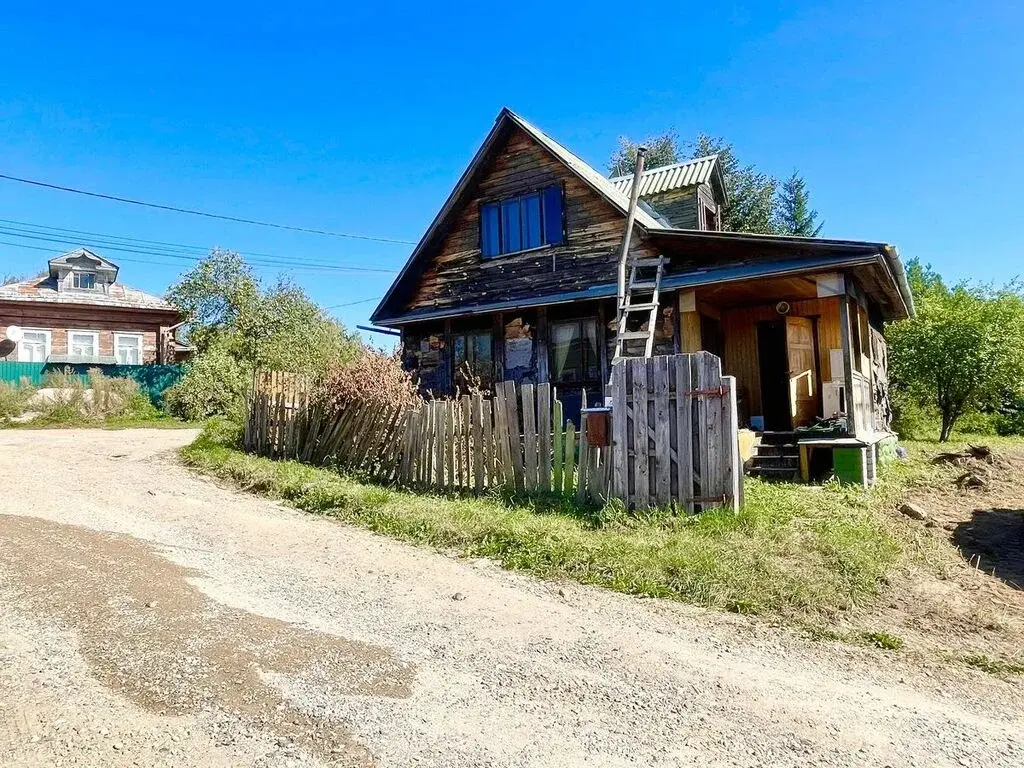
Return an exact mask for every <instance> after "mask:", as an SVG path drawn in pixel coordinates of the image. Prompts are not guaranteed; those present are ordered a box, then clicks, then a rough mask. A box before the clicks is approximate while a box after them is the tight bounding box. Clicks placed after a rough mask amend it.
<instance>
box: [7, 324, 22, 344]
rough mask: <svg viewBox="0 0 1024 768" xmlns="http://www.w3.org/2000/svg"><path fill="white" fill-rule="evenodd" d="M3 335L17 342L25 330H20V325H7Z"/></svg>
mask: <svg viewBox="0 0 1024 768" xmlns="http://www.w3.org/2000/svg"><path fill="white" fill-rule="evenodd" d="M4 335H5V336H6V337H7V338H8V339H10V340H11V341H13V342H14V343H15V344H17V343H18V342H19V341H21V339H22V338H23V337H24V335H25V332H24V331H22V330H21V326H20V325H8V326H7V330H6V331H5V332H4Z"/></svg>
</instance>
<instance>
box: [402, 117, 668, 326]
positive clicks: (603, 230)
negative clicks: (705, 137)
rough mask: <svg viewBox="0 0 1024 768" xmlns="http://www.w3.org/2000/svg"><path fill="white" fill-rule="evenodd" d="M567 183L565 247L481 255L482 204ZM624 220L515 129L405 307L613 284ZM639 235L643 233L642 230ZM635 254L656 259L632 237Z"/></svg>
mask: <svg viewBox="0 0 1024 768" xmlns="http://www.w3.org/2000/svg"><path fill="white" fill-rule="evenodd" d="M552 184H562V185H564V189H565V200H564V206H565V219H566V230H567V235H568V236H567V239H566V243H565V244H564V245H560V246H554V247H546V248H539V249H536V250H533V251H527V252H524V253H520V254H518V255H516V254H513V255H509V256H499V257H496V258H492V259H483V258H482V257H481V255H480V237H479V229H480V203H481V202H482V201H486V200H492V199H496V198H502V197H507V196H510V195H515V194H520V193H523V192H528V191H530V190H533V189H539V188H541V187H545V186H549V185H552ZM624 223H625V218H624V216H623V215H622V213H621V212H620V211H618V210H616V209H615V208H614V207H613V206H612V205H611V204H610V203H608V202H607V201H606V200H604V199H603V198H602V197H601V196H600V195H598V194H597V193H596V192H594V191H593V190H592V189H591V188H590V187H589V186H587V185H586V184H585V183H584V182H582V181H581V180H580V179H579V178H578V177H577V176H576V175H575V174H573V173H572V172H570V171H569V170H568V169H567V168H566V167H565V166H564V165H562V164H561V163H560V162H559V161H558V160H556V159H555V158H554V157H552V156H551V155H550V154H549V153H548V152H547V151H546V150H545V149H543V148H542V147H540V146H539V145H537V144H536V143H535V142H534V141H533V140H532V139H530V138H529V137H528V136H527V135H526V134H525V133H523V132H522V131H519V130H517V131H515V132H514V133H513V134H512V135H511V137H510V138H509V140H508V143H507V145H506V146H505V148H504V150H503V151H502V152H500V153H499V154H498V155H497V156H496V158H495V159H494V161H493V162H492V164H491V166H490V168H489V170H488V171H487V173H485V174H484V176H483V178H482V179H481V181H480V182H479V184H478V185H477V187H476V189H475V191H474V194H473V197H472V198H471V199H470V200H468V201H467V202H466V204H465V206H464V207H463V209H462V212H461V213H460V214H458V217H457V219H456V221H455V223H454V225H453V226H452V228H451V229H450V231H449V232H448V235H447V236H446V237H445V238H444V240H443V241H442V243H441V245H440V247H439V248H438V249H437V251H436V252H435V253H434V254H432V255H430V256H429V257H428V264H427V266H426V268H425V270H424V272H423V273H422V275H421V277H420V278H419V280H418V283H417V285H416V287H415V288H414V289H413V291H412V295H411V299H410V300H409V301H408V302H407V304H406V307H405V308H406V310H414V309H421V308H435V309H437V308H444V307H451V306H459V305H464V304H488V303H491V302H497V301H506V300H512V299H522V298H528V297H537V296H542V295H544V294H557V293H564V292H569V291H575V290H581V289H586V288H589V287H591V286H593V285H595V284H601V283H614V281H615V264H616V262H617V255H618V250H617V249H618V247H619V244H620V243H621V240H622V228H623V225H624ZM637 235H639V232H638V233H637ZM632 251H633V252H634V253H636V254H639V255H642V256H648V257H651V256H656V255H657V252H656V250H655V249H654V248H653V247H651V246H649V245H647V244H646V243H645V242H644V238H643V237H642V236H634V238H633V248H632Z"/></svg>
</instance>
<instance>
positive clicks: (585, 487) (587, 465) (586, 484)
mask: <svg viewBox="0 0 1024 768" xmlns="http://www.w3.org/2000/svg"><path fill="white" fill-rule="evenodd" d="M590 453H591V449H590V444H589V443H588V442H587V430H586V429H583V428H581V429H580V461H579V470H578V474H579V480H578V482H577V483H576V499H577V500H578V501H585V500H586V499H587V497H588V495H589V493H590V469H591V456H590Z"/></svg>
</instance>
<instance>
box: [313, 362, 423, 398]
mask: <svg viewBox="0 0 1024 768" xmlns="http://www.w3.org/2000/svg"><path fill="white" fill-rule="evenodd" d="M314 397H315V398H316V399H317V400H318V401H320V402H322V403H324V404H326V405H327V406H329V407H330V408H333V409H337V410H341V409H342V408H345V407H346V406H348V405H350V404H352V403H360V404H365V405H378V406H381V405H389V406H402V405H412V404H415V403H416V402H418V401H419V394H418V393H417V391H416V385H415V384H414V383H413V380H412V376H410V375H409V372H408V371H406V370H405V369H404V368H402V361H401V359H400V358H399V357H398V355H386V354H383V353H382V352H377V351H376V350H371V349H366V350H364V352H363V354H361V355H360V356H359V357H357V358H356V360H355V361H354V362H351V363H335V364H334V365H332V366H331V367H330V368H329V369H328V370H327V374H326V375H325V376H324V377H323V379H322V380H321V381H320V382H319V383H318V385H317V387H316V390H315V393H314Z"/></svg>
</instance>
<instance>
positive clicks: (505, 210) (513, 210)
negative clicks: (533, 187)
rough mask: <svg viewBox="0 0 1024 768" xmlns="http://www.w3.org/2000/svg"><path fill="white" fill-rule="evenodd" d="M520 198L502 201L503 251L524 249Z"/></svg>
mask: <svg viewBox="0 0 1024 768" xmlns="http://www.w3.org/2000/svg"><path fill="white" fill-rule="evenodd" d="M520 211H521V206H520V198H518V197H514V198H512V199H511V200H503V201H502V203H501V252H502V253H515V252H516V251H521V250H523V228H522V225H521V217H520Z"/></svg>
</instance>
